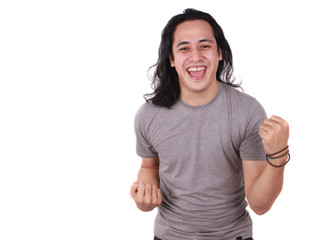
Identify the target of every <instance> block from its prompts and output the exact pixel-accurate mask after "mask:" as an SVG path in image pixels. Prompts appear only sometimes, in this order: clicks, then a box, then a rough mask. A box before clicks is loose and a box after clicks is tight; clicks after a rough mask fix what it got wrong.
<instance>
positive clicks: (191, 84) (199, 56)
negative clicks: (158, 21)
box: [170, 20, 222, 97]
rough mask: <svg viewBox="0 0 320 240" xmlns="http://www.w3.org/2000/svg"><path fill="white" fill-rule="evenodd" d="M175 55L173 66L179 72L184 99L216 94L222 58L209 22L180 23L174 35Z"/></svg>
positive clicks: (173, 49) (172, 59) (171, 60)
mask: <svg viewBox="0 0 320 240" xmlns="http://www.w3.org/2000/svg"><path fill="white" fill-rule="evenodd" d="M172 53H173V56H172V57H171V58H170V63H171V66H172V67H175V69H176V71H177V73H178V77H179V83H180V89H181V96H182V97H183V96H184V95H186V94H187V95H190V94H191V95H192V94H198V95H199V94H202V95H207V94H210V93H212V92H214V90H215V88H217V86H218V82H217V80H216V72H217V69H218V65H219V60H222V55H221V52H220V50H219V49H218V46H217V43H216V40H215V37H214V35H213V30H212V27H211V26H210V24H209V23H208V22H206V21H204V20H192V21H186V22H183V23H181V24H179V25H178V26H177V27H176V30H175V32H174V36H173V44H172Z"/></svg>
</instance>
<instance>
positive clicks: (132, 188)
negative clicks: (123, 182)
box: [130, 182, 139, 197]
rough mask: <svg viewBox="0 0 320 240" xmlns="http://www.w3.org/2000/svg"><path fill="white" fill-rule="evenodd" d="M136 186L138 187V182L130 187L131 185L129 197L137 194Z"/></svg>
mask: <svg viewBox="0 0 320 240" xmlns="http://www.w3.org/2000/svg"><path fill="white" fill-rule="evenodd" d="M138 186H139V183H138V182H134V183H133V184H132V185H131V188H130V196H131V197H134V196H135V195H136V194H137V192H138Z"/></svg>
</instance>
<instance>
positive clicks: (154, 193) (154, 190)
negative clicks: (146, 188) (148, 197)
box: [152, 185, 158, 203]
mask: <svg viewBox="0 0 320 240" xmlns="http://www.w3.org/2000/svg"><path fill="white" fill-rule="evenodd" d="M157 201H158V187H157V186H156V185H152V202H153V203H157Z"/></svg>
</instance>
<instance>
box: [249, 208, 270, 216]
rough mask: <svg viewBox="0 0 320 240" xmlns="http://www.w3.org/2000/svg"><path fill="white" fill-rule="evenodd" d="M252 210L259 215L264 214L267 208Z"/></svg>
mask: <svg viewBox="0 0 320 240" xmlns="http://www.w3.org/2000/svg"><path fill="white" fill-rule="evenodd" d="M252 210H253V211H254V213H255V214H257V215H259V216H261V215H263V214H265V213H266V212H268V210H264V209H252Z"/></svg>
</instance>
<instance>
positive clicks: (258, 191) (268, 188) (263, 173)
mask: <svg viewBox="0 0 320 240" xmlns="http://www.w3.org/2000/svg"><path fill="white" fill-rule="evenodd" d="M259 134H260V136H261V138H262V142H263V146H264V148H265V150H266V152H267V153H268V154H271V153H274V152H277V151H279V150H280V149H283V148H284V147H285V146H287V144H288V138H289V125H288V123H287V122H286V121H285V120H283V119H281V118H279V117H275V116H272V117H271V118H270V119H266V120H265V121H264V122H263V123H262V124H261V126H260V131H259ZM281 154H283V153H280V154H279V155H278V156H281ZM275 157H277V156H275ZM287 157H288V156H284V157H282V158H280V159H276V160H272V161H273V163H274V164H276V165H281V164H282V163H284V162H286V160H287ZM242 163H243V171H244V183H245V193H246V197H247V200H248V203H249V205H250V207H251V209H252V210H253V211H254V212H255V213H257V214H259V215H262V214H264V213H266V212H267V211H269V210H270V208H271V207H272V205H273V203H274V201H275V200H276V199H277V197H278V196H279V194H280V192H281V190H282V186H283V175H284V167H281V168H275V167H272V166H271V165H269V164H268V163H267V162H266V161H245V160H244V161H242Z"/></svg>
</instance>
